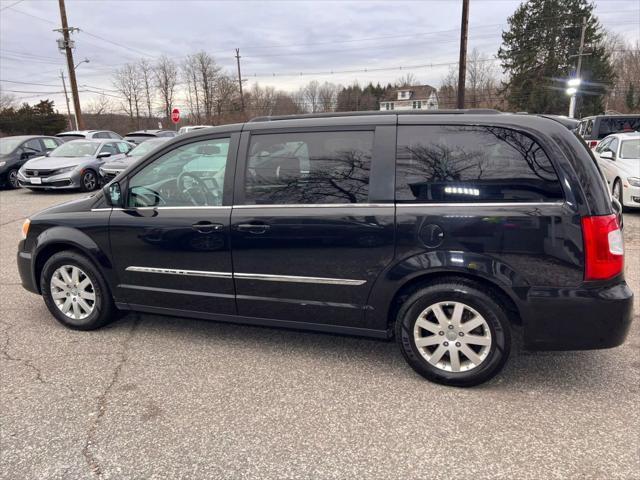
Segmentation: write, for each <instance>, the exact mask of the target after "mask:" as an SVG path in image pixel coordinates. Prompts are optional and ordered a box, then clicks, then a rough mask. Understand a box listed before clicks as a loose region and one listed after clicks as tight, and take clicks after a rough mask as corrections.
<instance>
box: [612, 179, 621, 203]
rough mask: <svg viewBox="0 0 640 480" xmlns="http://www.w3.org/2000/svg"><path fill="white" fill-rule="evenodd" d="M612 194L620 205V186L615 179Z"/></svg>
mask: <svg viewBox="0 0 640 480" xmlns="http://www.w3.org/2000/svg"><path fill="white" fill-rule="evenodd" d="M613 196H614V197H615V199H616V200H618V202H620V205H622V187H621V186H620V181H619V180H616V182H615V183H614V184H613Z"/></svg>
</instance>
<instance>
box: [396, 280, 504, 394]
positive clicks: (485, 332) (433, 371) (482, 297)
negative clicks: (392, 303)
mask: <svg viewBox="0 0 640 480" xmlns="http://www.w3.org/2000/svg"><path fill="white" fill-rule="evenodd" d="M396 339H397V341H398V343H399V345H400V349H401V350H402V354H403V355H404V357H405V359H406V360H407V362H408V363H409V365H411V367H412V368H413V369H414V370H415V371H416V372H418V373H419V374H420V375H422V376H423V377H425V378H427V379H428V380H431V381H433V382H436V383H441V384H444V385H452V386H458V387H470V386H473V385H477V384H479V383H483V382H485V381H487V380H489V379H490V378H492V377H494V376H495V375H496V374H497V373H498V372H499V371H500V370H501V369H502V367H503V366H504V364H505V362H506V360H507V358H508V356H509V351H510V348H511V335H510V327H509V321H508V318H507V315H506V314H505V312H504V307H503V306H502V305H501V303H500V301H499V300H498V298H497V297H496V296H494V295H493V293H492V292H491V291H490V290H488V289H485V288H484V287H483V286H482V285H479V284H476V283H475V282H467V281H465V280H457V279H450V280H446V281H443V282H441V283H437V284H434V285H430V286H427V287H425V288H422V289H420V290H418V291H416V292H415V293H413V294H412V295H411V296H410V297H409V298H408V299H407V300H406V301H405V302H404V304H403V305H402V307H401V308H400V310H399V312H398V317H397V320H396Z"/></svg>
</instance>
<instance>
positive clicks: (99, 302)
mask: <svg viewBox="0 0 640 480" xmlns="http://www.w3.org/2000/svg"><path fill="white" fill-rule="evenodd" d="M64 265H69V266H75V267H77V268H79V269H80V270H81V271H82V272H83V273H84V274H85V275H86V276H87V277H88V279H89V280H90V281H91V284H92V292H93V293H94V295H95V302H94V304H93V310H92V312H91V313H90V314H89V315H88V316H86V317H85V318H82V319H75V318H71V317H69V316H67V315H65V314H64V313H63V312H62V310H61V309H60V308H59V307H58V305H57V304H56V303H55V300H54V298H53V296H52V295H53V294H52V291H51V281H52V277H53V274H54V272H55V271H56V270H57V269H58V268H59V267H62V266H64ZM40 287H41V292H42V298H43V299H44V303H45V305H46V306H47V308H48V309H49V311H50V312H51V314H52V315H53V316H54V317H55V318H56V320H58V321H59V322H60V323H61V324H63V325H64V326H65V327H68V328H71V329H74V330H95V329H97V328H100V327H102V326H104V325H106V324H107V323H109V322H110V321H111V320H112V319H115V318H116V317H117V315H116V313H117V311H116V308H115V305H114V303H113V298H112V296H111V292H110V290H109V287H108V286H107V284H106V282H105V280H104V278H103V277H102V274H101V273H100V272H99V271H98V269H97V268H96V267H95V266H94V264H93V263H92V262H91V261H90V260H89V259H87V258H86V257H85V256H83V255H81V254H79V253H76V252H73V251H68V250H65V251H62V252H58V253H56V254H54V255H52V256H51V257H50V258H49V259H48V260H47V262H46V263H45V264H44V268H43V269H42V273H41V274H40Z"/></svg>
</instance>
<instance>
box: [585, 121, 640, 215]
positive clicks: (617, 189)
mask: <svg viewBox="0 0 640 480" xmlns="http://www.w3.org/2000/svg"><path fill="white" fill-rule="evenodd" d="M594 154H595V156H596V158H597V159H598V163H599V164H600V168H601V169H602V172H603V173H604V176H605V179H606V181H607V184H608V185H609V188H610V189H611V194H612V195H613V196H614V197H615V198H616V199H617V200H618V201H619V202H620V204H621V205H622V206H623V207H635V208H640V133H637V132H636V133H615V134H613V135H609V136H608V137H607V138H605V139H604V140H602V141H601V142H600V143H599V145H598V146H597V147H596V149H595V152H594Z"/></svg>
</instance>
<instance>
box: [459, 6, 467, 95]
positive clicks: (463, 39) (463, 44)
mask: <svg viewBox="0 0 640 480" xmlns="http://www.w3.org/2000/svg"><path fill="white" fill-rule="evenodd" d="M468 32H469V0H462V24H461V26H460V61H459V64H458V105H457V108H464V90H465V80H466V78H467V37H468Z"/></svg>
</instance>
